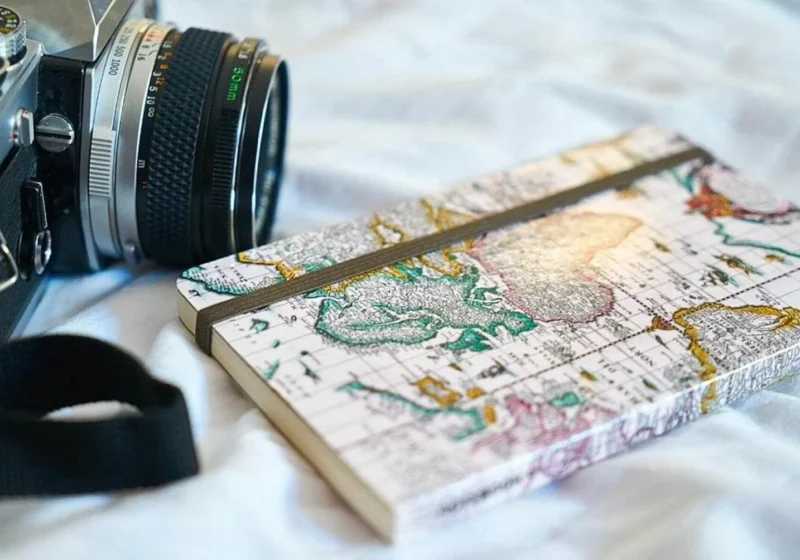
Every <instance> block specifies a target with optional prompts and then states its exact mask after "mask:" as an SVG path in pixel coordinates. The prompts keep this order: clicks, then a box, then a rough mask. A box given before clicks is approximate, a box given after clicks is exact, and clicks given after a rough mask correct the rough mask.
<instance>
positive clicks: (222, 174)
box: [203, 39, 261, 261]
mask: <svg viewBox="0 0 800 560" xmlns="http://www.w3.org/2000/svg"><path fill="white" fill-rule="evenodd" d="M260 46H261V41H258V40H256V39H245V40H244V41H243V42H241V43H239V44H237V45H235V46H233V47H231V49H230V50H229V51H228V53H227V55H226V57H225V61H224V62H223V65H222V71H221V72H220V77H219V84H218V90H217V93H216V95H215V99H214V105H213V107H212V120H213V121H214V124H213V125H212V126H211V128H210V129H209V137H208V141H209V144H210V147H211V150H210V151H211V154H212V156H211V157H209V158H207V159H209V160H210V161H207V163H206V165H207V166H208V165H209V164H210V166H209V167H206V182H207V187H206V189H207V190H206V192H205V193H204V197H205V201H204V208H203V241H204V246H205V250H206V254H205V256H204V259H203V260H206V261H210V260H214V259H218V258H221V257H224V256H226V255H229V254H231V253H234V252H236V236H235V226H234V212H235V208H234V204H235V203H236V195H237V192H236V171H237V170H236V167H237V159H238V156H239V149H240V146H239V137H240V130H239V129H240V126H241V121H242V115H243V108H244V106H245V97H246V94H247V85H248V83H247V82H248V79H249V76H250V74H251V73H252V64H253V59H254V58H255V54H256V51H257V49H258V48H259V47H260Z"/></svg>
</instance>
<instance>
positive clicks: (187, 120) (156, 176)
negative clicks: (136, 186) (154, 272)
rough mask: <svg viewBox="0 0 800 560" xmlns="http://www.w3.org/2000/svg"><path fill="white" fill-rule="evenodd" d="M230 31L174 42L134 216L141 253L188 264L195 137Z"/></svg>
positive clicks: (196, 32) (191, 33)
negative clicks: (146, 179) (141, 201)
mask: <svg viewBox="0 0 800 560" xmlns="http://www.w3.org/2000/svg"><path fill="white" fill-rule="evenodd" d="M230 38H231V37H230V35H228V34H226V33H218V32H213V31H206V30H202V29H195V28H192V29H189V30H187V31H186V32H185V33H184V34H183V36H182V37H181V39H180V41H179V42H178V44H177V46H176V47H175V54H174V56H173V59H172V62H171V64H170V69H169V76H168V79H167V80H166V83H165V85H164V91H163V94H162V97H161V100H160V102H159V104H158V107H157V109H156V115H155V120H154V124H153V139H152V143H151V146H150V154H149V156H150V157H149V161H150V169H149V182H148V187H147V189H146V190H145V191H143V192H142V193H140V195H143V198H144V212H143V213H142V214H140V215H139V216H138V225H139V236H140V239H141V243H142V248H143V250H144V252H145V254H146V255H147V256H148V257H150V258H152V259H154V260H156V261H158V262H161V263H164V264H169V265H174V266H189V265H191V264H192V263H193V262H194V260H195V255H194V252H193V250H192V239H191V235H192V230H191V226H192V218H191V198H192V190H193V178H194V175H195V164H196V154H197V144H198V139H199V137H200V135H201V130H200V128H201V126H200V125H201V121H202V118H203V113H204V106H205V103H206V97H207V94H208V91H209V88H211V87H212V85H213V84H212V83H211V82H212V79H213V77H214V75H215V70H216V67H217V64H218V61H219V57H220V52H221V49H222V48H223V47H224V46H225V44H226V42H227V41H229V40H230Z"/></svg>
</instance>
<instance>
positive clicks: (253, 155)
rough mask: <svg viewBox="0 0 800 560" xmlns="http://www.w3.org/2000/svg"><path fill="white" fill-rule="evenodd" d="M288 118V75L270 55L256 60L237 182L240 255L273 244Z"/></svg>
mask: <svg viewBox="0 0 800 560" xmlns="http://www.w3.org/2000/svg"><path fill="white" fill-rule="evenodd" d="M288 113H289V70H288V66H287V65H286V63H285V62H284V61H283V60H282V59H281V58H280V57H278V56H275V55H272V54H269V53H267V52H261V53H259V55H258V57H257V58H256V62H255V67H254V70H253V77H252V79H251V83H250V84H249V88H248V91H247V109H246V113H245V117H244V127H243V131H242V136H241V140H240V142H241V145H242V148H241V149H240V163H239V170H238V171H239V173H238V177H237V185H238V195H237V205H236V217H235V223H236V240H237V245H238V250H240V251H244V250H247V249H250V248H252V247H258V246H261V245H264V244H266V243H267V242H268V241H269V238H270V235H271V233H272V228H273V225H274V221H275V211H276V210H277V206H278V194H279V189H280V185H281V181H282V178H283V165H284V153H285V150H286V141H287V124H288Z"/></svg>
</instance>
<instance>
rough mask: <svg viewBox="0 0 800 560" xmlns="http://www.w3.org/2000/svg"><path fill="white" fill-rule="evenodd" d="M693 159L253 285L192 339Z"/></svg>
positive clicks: (691, 155)
mask: <svg viewBox="0 0 800 560" xmlns="http://www.w3.org/2000/svg"><path fill="white" fill-rule="evenodd" d="M696 159H703V160H708V159H711V155H710V154H709V153H708V152H707V151H706V150H704V149H702V148H690V149H688V150H684V151H682V152H678V153H676V154H673V155H670V156H666V157H663V158H660V159H656V160H652V161H649V162H647V163H643V164H641V165H638V166H636V167H633V168H631V169H628V170H626V171H621V172H619V173H615V174H613V175H607V176H605V177H601V178H600V179H596V180H594V181H590V182H588V183H583V184H581V185H578V186H575V187H572V188H569V189H567V190H564V191H561V192H559V193H555V194H552V195H550V196H547V197H545V198H541V199H538V200H534V201H531V202H527V203H525V204H521V205H519V206H516V207H514V208H510V209H508V210H504V211H502V212H497V213H495V214H489V215H486V216H483V217H480V218H476V219H475V220H472V221H470V222H467V223H465V224H461V225H458V226H455V227H453V228H450V229H446V230H443V231H439V232H436V233H432V234H429V235H425V236H422V237H417V238H416V239H411V240H409V241H405V242H403V243H398V244H396V245H392V246H390V247H386V248H383V249H379V250H377V251H374V252H372V253H369V254H366V255H361V256H359V257H355V258H353V259H350V260H347V261H343V262H341V263H337V264H334V265H331V266H329V267H327V268H323V269H320V270H316V271H314V272H309V273H307V274H303V275H301V276H298V277H296V278H293V279H291V280H287V281H286V282H281V283H278V284H273V285H271V286H267V287H264V288H259V289H257V290H254V291H252V292H250V293H248V294H244V295H241V296H237V297H235V298H233V299H230V300H226V301H223V302H220V303H217V304H214V305H211V306H209V307H206V308H205V309H202V310H200V311H199V312H198V313H197V321H196V326H195V340H196V341H197V344H198V346H200V348H201V349H202V350H203V352H205V353H206V354H209V355H210V354H211V335H212V328H213V326H214V324H216V323H218V322H220V321H224V320H226V319H230V318H232V317H236V316H237V315H241V314H243V313H248V312H250V311H254V310H256V309H262V308H264V307H267V306H269V305H272V304H273V303H277V302H279V301H283V300H285V299H288V298H290V297H294V296H298V295H301V294H305V293H307V292H311V291H314V290H317V289H319V288H322V287H324V286H328V285H331V284H335V283H337V282H341V281H343V280H347V279H348V278H350V277H352V276H355V275H358V274H364V273H366V272H370V271H372V270H376V269H380V268H383V267H385V266H390V265H392V264H395V263H397V262H400V261H403V260H406V259H410V258H414V257H418V256H420V255H424V254H426V253H430V252H431V251H435V250H437V249H441V248H443V247H446V246H448V245H452V244H454V243H458V242H460V241H464V240H465V239H469V238H471V237H476V236H478V235H481V234H484V233H487V232H490V231H492V230H496V229H500V228H503V227H506V226H509V225H512V224H514V223H517V222H523V221H528V220H531V219H534V218H536V217H539V216H541V215H543V214H547V213H549V212H552V211H553V210H555V209H557V208H560V207H563V206H568V205H571V204H574V203H576V202H579V201H580V200H582V199H584V198H586V197H588V196H591V195H594V194H597V193H600V192H602V191H605V190H608V189H612V188H619V187H621V186H625V185H627V184H630V183H632V182H633V181H636V180H637V179H641V178H642V177H646V176H648V175H653V174H655V173H659V172H661V171H665V170H667V169H671V168H673V167H675V166H677V165H680V164H682V163H686V162H689V161H692V160H696Z"/></svg>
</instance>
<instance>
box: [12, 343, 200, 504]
mask: <svg viewBox="0 0 800 560" xmlns="http://www.w3.org/2000/svg"><path fill="white" fill-rule="evenodd" d="M104 401H116V402H121V403H128V404H130V405H132V406H134V407H136V408H137V409H138V413H135V412H134V413H131V414H124V415H117V416H113V417H107V418H102V419H91V420H77V419H76V420H69V419H63V420H56V419H43V417H44V416H45V415H47V414H48V413H50V412H52V411H55V410H58V409H61V408H65V407H69V406H74V405H79V404H86V403H93V402H104ZM197 472H198V462H197V457H196V454H195V448H194V441H193V437H192V430H191V424H190V422H189V415H188V412H187V409H186V403H185V401H184V399H183V395H182V394H181V392H180V391H179V390H178V389H177V388H176V387H174V386H172V385H170V384H167V383H163V382H161V381H159V380H157V379H155V378H153V377H151V376H150V375H149V374H148V373H147V371H146V370H145V369H144V367H143V366H142V364H140V363H139V362H138V361H137V360H136V359H135V358H134V357H133V356H131V355H130V354H128V353H126V352H124V351H122V350H120V349H119V348H116V347H114V346H112V345H110V344H108V343H105V342H102V341H100V340H96V339H92V338H86V337H82V336H74V335H49V336H42V337H32V338H26V339H21V340H18V341H15V342H12V343H9V344H7V345H5V346H0V496H47V495H50V496H54V495H69V494H83V493H94V492H110V491H116V490H125V489H135V488H144V487H153V486H159V485H162V484H166V483H169V482H173V481H176V480H180V479H183V478H186V477H188V476H192V475H194V474H196V473H197Z"/></svg>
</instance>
